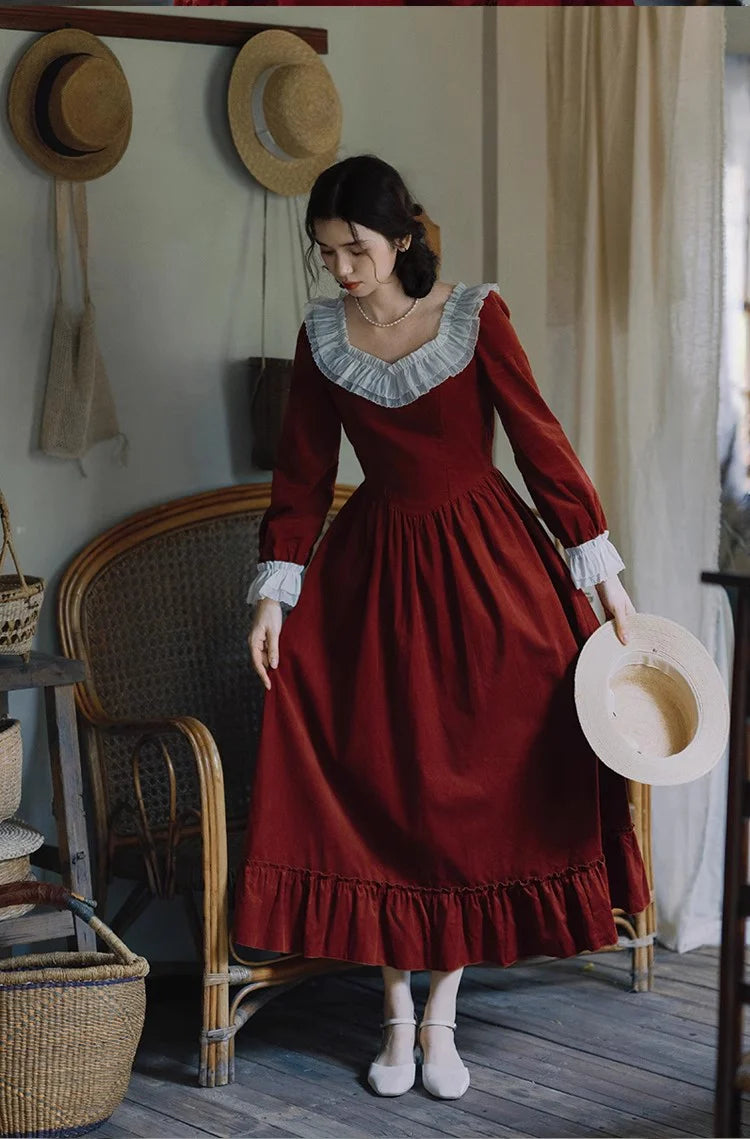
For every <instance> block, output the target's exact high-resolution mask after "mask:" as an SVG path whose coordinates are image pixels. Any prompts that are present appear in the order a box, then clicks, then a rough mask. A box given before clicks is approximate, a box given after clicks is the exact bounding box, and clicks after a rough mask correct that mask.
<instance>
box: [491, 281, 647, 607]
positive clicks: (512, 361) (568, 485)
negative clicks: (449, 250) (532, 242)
mask: <svg viewBox="0 0 750 1139" xmlns="http://www.w3.org/2000/svg"><path fill="white" fill-rule="evenodd" d="M477 361H478V368H479V371H480V375H481V377H482V378H483V380H484V381H485V382H486V383H487V384H488V385H489V388H490V392H491V397H492V402H493V404H494V406H495V407H496V409H497V411H498V413H499V415H500V420H501V422H502V425H503V427H504V429H505V432H506V434H507V436H508V440H509V442H510V445H511V447H512V449H513V455H514V457H515V460H516V463H517V465H518V469H519V471H520V472H521V476H522V478H523V480H524V482H525V484H526V486H527V487H528V490H529V493H530V495H531V497H532V499H533V501H534V504H535V506H536V508H537V510H538V511H539V514H540V515H541V517H542V518H543V520H544V521H545V522H546V524H547V526H548V527H549V529H550V530H551V532H552V533H553V534H554V535H555V537H556V538H558V539H559V541H560V542H561V543H562V544H563V546H564V547H565V551H566V553H567V554H568V564H569V568H570V573H571V577H572V579H573V582H574V584H575V585H576V586H577V587H578V588H579V589H583V588H586V587H587V586H591V585H594V584H595V583H596V582H599V581H604V580H606V578H608V577H610V576H612V575H613V574H616V573H619V572H620V570H622V569H624V568H625V565H624V562H623V561H622V558H621V557H620V555H619V554H618V552H617V550H616V549H615V547H614V545H613V544H612V542H610V541H609V530H608V529H607V520H606V517H605V515H604V510H603V507H602V504H601V501H600V500H599V496H598V494H597V492H596V490H595V488H594V486H593V484H592V482H591V480H590V479H589V477H588V475H587V474H586V471H585V470H584V468H583V466H582V464H581V462H580V460H579V459H578V457H577V455H576V453H575V451H574V450H573V447H572V446H571V444H570V441H569V440H568V438H567V436H566V435H565V433H564V431H563V429H562V427H561V425H560V423H559V421H558V420H557V419H556V417H555V416H554V415H553V413H552V411H551V410H550V409H549V407H548V406H547V404H546V403H545V401H544V399H543V398H542V395H541V393H540V391H539V388H538V386H537V383H536V381H535V379H534V376H533V374H532V371H531V366H530V364H529V361H528V358H527V356H526V353H525V352H524V350H523V348H522V347H521V344H520V341H519V339H518V336H517V335H516V332H515V329H514V328H513V325H512V324H511V322H510V314H509V310H508V306H507V305H506V304H505V301H503V300H502V298H501V297H500V296H499V294H498V293H497V292H495V291H491V292H490V293H489V294H488V295H487V298H486V300H485V302H484V305H483V307H482V310H481V313H480V326H479V335H478V339H477Z"/></svg>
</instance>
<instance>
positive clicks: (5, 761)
mask: <svg viewBox="0 0 750 1139" xmlns="http://www.w3.org/2000/svg"><path fill="white" fill-rule="evenodd" d="M22 772H23V746H22V743H21V725H20V724H19V722H18V720H0V821H2V820H3V819H9V818H10V816H11V815H15V813H16V811H17V810H18V807H19V804H20V802H21V775H22Z"/></svg>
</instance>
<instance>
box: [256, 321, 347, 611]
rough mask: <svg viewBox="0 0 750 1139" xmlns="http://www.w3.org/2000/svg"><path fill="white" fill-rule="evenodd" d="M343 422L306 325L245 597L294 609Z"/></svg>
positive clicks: (331, 480) (331, 482)
mask: <svg viewBox="0 0 750 1139" xmlns="http://www.w3.org/2000/svg"><path fill="white" fill-rule="evenodd" d="M340 445H341V419H340V417H339V414H338V411H337V409H336V406H335V404H334V402H333V399H332V398H331V393H330V391H329V390H328V381H327V380H326V379H325V377H324V376H323V375H321V373H320V372H319V371H318V369H317V367H316V365H315V363H314V361H313V358H312V354H311V352H310V344H309V341H308V338H307V330H306V328H305V325H304V324H303V325H302V326H301V328H300V330H299V333H298V336H297V345H296V349H295V353H294V364H293V368H292V378H291V384H290V388H289V398H288V401H287V405H286V410H285V413H284V421H283V424H282V428H281V435H280V438H279V446H278V453H277V457H276V466H275V467H274V471H273V476H272V480H271V503H270V506H269V507H268V509H267V510H266V512H265V514H264V515H263V518H262V519H261V523H260V528H259V531H258V559H259V560H258V572H257V574H256V576H255V578H254V579H253V582H252V584H251V586H250V590H249V593H248V596H247V600H248V602H249V603H251V602H254V601H257V600H258V598H259V597H273V598H275V599H276V600H277V601H280V602H281V603H282V605H286V606H290V607H291V606H293V605H295V604H296V602H297V599H298V597H299V593H300V589H301V585H302V573H303V570H304V569H305V567H306V565H307V562H308V561H309V559H310V555H311V553H312V550H313V547H314V545H315V543H316V541H317V539H318V537H319V536H320V533H321V531H322V529H323V524H324V522H325V519H326V515H327V514H328V511H329V510H330V507H331V503H332V501H333V492H334V486H335V482H336V473H337V471H338V464H339V448H340Z"/></svg>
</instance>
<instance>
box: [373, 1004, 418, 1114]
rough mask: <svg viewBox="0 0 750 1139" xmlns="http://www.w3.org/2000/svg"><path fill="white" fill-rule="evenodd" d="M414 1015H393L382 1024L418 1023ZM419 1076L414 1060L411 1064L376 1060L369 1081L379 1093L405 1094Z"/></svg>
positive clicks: (384, 1025)
mask: <svg viewBox="0 0 750 1139" xmlns="http://www.w3.org/2000/svg"><path fill="white" fill-rule="evenodd" d="M416 1023H417V1019H416V1017H414V1016H392V1017H391V1018H390V1020H384V1021H383V1022H382V1024H381V1025H380V1027H381V1028H385V1027H386V1025H388V1024H416ZM416 1078H417V1065H416V1063H415V1061H414V1060H412V1062H411V1063H410V1064H377V1063H376V1062H375V1061H374V1060H373V1062H372V1063H371V1064H370V1067H369V1070H368V1072H367V1082H368V1084H369V1085H370V1087H371V1088H372V1089H373V1090H374V1091H376V1092H377V1093H378V1095H403V1094H404V1092H408V1090H409V1088H411V1087H413V1086H414V1081H415V1079H416Z"/></svg>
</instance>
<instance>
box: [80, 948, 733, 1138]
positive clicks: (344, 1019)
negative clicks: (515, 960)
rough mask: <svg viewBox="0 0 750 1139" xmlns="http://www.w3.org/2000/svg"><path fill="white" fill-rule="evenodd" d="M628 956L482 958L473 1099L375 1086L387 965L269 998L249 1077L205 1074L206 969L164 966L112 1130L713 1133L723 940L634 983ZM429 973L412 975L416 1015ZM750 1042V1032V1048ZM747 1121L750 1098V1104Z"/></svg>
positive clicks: (250, 1051)
mask: <svg viewBox="0 0 750 1139" xmlns="http://www.w3.org/2000/svg"><path fill="white" fill-rule="evenodd" d="M629 961H630V957H629V954H626V953H624V952H623V953H599V954H592V955H583V956H580V957H576V958H572V959H569V960H565V961H543V962H535V963H528V964H524V965H515V966H513V967H512V968H510V969H493V968H489V967H479V966H471V967H470V968H467V969H466V970H465V973H464V977H463V980H462V983H461V989H460V992H459V1004H458V1016H457V1021H458V1028H457V1031H456V1043H457V1046H458V1048H459V1051H460V1052H461V1055H462V1056H463V1058H464V1060H465V1061H466V1063H467V1065H468V1067H469V1069H470V1071H471V1080H472V1083H471V1087H470V1088H469V1090H468V1092H467V1093H466V1094H465V1095H464V1096H463V1097H462V1098H461V1099H460V1100H454V1101H440V1100H435V1099H433V1098H432V1097H431V1096H430V1095H428V1093H427V1092H425V1091H424V1089H423V1088H422V1087H421V1085H420V1082H419V1073H418V1074H417V1083H416V1084H415V1086H414V1088H412V1089H411V1090H410V1091H409V1092H407V1093H406V1094H405V1095H403V1096H399V1097H395V1098H385V1097H380V1096H377V1095H375V1093H374V1092H372V1091H371V1090H370V1088H369V1085H368V1084H367V1081H366V1071H367V1065H368V1063H369V1062H370V1060H371V1059H372V1058H373V1056H374V1054H375V1052H376V1051H377V1048H378V1042H379V1035H380V1034H379V1029H378V1024H379V1020H380V1016H381V1000H382V980H381V975H380V971H379V970H378V969H374V968H367V969H364V968H363V969H361V970H353V971H351V972H346V973H341V974H338V975H329V976H324V977H318V978H314V979H311V980H309V981H306V982H304V983H303V984H301V985H299V986H297V987H296V988H295V989H292V990H290V991H288V992H285V993H283V994H280V995H279V996H278V997H276V998H275V999H274V1000H272V1001H269V1003H268V1004H267V1005H265V1006H264V1007H263V1008H262V1009H261V1010H260V1011H259V1012H258V1013H256V1014H255V1016H254V1017H253V1018H252V1019H251V1020H250V1022H249V1023H248V1024H247V1025H246V1026H245V1027H244V1028H243V1029H242V1031H241V1032H240V1033H239V1035H238V1037H237V1061H236V1065H237V1078H236V1082H235V1083H234V1084H232V1085H231V1086H229V1087H226V1088H216V1089H205V1088H199V1087H198V1086H197V1084H196V1079H195V1070H196V1064H197V1045H196V1043H195V1041H196V1039H197V1035H198V1028H199V1025H198V1008H199V994H198V990H197V988H196V985H195V981H194V980H192V981H191V980H185V979H181V980H180V981H177V980H176V979H171V980H169V981H164V980H162V981H159V982H155V983H154V984H153V985H152V986H150V989H149V1009H148V1016H147V1024H146V1029H145V1031H144V1036H143V1040H142V1042H141V1047H140V1049H139V1052H138V1056H137V1058H136V1063H135V1068H134V1071H133V1077H132V1080H131V1083H130V1087H129V1089H128V1093H127V1096H126V1098H125V1100H124V1102H123V1103H122V1105H121V1106H120V1107H119V1108H118V1110H117V1111H116V1112H115V1114H114V1115H113V1117H112V1119H111V1120H110V1121H109V1122H108V1123H106V1124H105V1125H104V1126H103V1127H102V1128H101V1129H100V1130H99V1131H98V1132H97V1135H98V1136H100V1137H101V1139H125V1137H129V1136H143V1137H156V1136H158V1137H163V1139H172V1137H175V1139H176V1137H178V1136H200V1135H204V1136H205V1135H226V1136H230V1135H231V1136H269V1137H271V1136H303V1137H305V1139H333V1137H344V1136H346V1137H347V1139H368V1137H370V1136H388V1137H389V1139H390V1137H393V1139H397V1137H399V1136H436V1137H438V1136H467V1137H468V1136H504V1135H514V1136H547V1137H553V1136H554V1137H560V1139H562V1137H564V1136H618V1137H623V1139H624V1137H625V1136H638V1137H651V1136H653V1137H657V1136H710V1135H712V1133H713V1131H712V1098H713V1082H714V1067H715V1059H716V1052H715V1047H716V1013H717V981H718V950H717V949H715V948H709V947H707V948H704V949H700V950H695V951H693V952H691V953H687V954H676V953H671V952H669V951H667V950H664V949H658V950H657V955H656V988H655V991H654V992H651V993H630V992H628V991H627V977H628V970H629ZM428 981H429V977H428V974H427V973H415V974H413V977H412V989H413V992H414V997H415V1002H416V1005H417V1011H418V1013H419V1012H421V1010H422V1008H423V1006H424V1000H425V997H426V993H427V986H428ZM747 1046H748V1044H746V1047H747ZM745 1115H746V1119H747V1120H748V1124H747V1126H745V1127H744V1128H743V1135H748V1136H750V1102H749V1103H748V1106H747V1109H746V1113H745Z"/></svg>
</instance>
